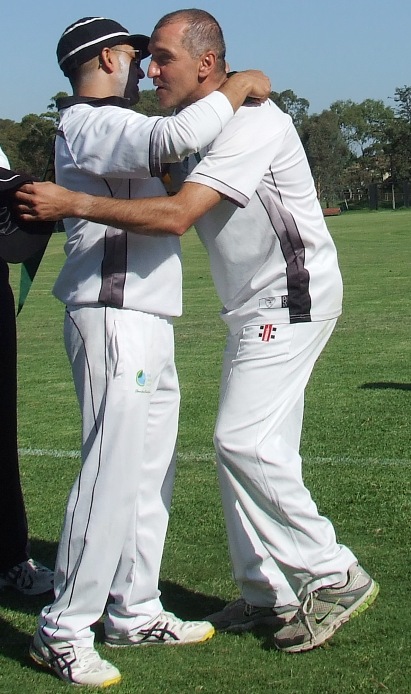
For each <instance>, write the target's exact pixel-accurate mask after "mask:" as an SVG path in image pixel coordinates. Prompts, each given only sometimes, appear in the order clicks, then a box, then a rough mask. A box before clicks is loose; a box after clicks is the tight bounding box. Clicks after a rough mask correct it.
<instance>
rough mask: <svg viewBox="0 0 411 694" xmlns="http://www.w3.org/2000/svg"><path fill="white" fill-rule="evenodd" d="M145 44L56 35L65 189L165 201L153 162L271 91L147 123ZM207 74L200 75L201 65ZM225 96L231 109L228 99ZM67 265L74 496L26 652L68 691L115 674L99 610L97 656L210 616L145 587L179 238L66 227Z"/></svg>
mask: <svg viewBox="0 0 411 694" xmlns="http://www.w3.org/2000/svg"><path fill="white" fill-rule="evenodd" d="M148 41H149V39H148V37H147V36H143V35H130V34H129V33H128V32H127V31H126V29H124V27H122V26H121V25H119V24H118V23H117V22H114V21H112V20H109V19H105V18H102V17H86V18H84V19H81V20H79V21H77V22H76V23H75V24H73V25H71V26H70V27H68V29H66V31H65V32H64V34H63V35H62V37H61V39H60V41H59V44H58V48H57V56H58V61H59V64H60V67H61V68H62V70H63V71H64V73H65V75H66V76H67V77H69V79H70V82H71V84H72V86H73V91H74V96H73V97H69V98H66V99H64V100H61V101H60V103H59V108H60V110H61V119H60V124H59V129H58V133H57V138H56V180H57V182H59V183H62V184H63V185H66V186H68V187H69V188H72V189H73V190H81V191H85V192H89V193H93V194H96V195H98V194H99V195H105V194H108V195H110V196H111V197H113V198H114V197H122V198H124V197H125V198H130V199H132V198H137V197H144V196H162V195H164V194H165V190H164V187H163V185H162V183H161V181H160V179H159V178H154V176H156V175H159V174H161V163H164V162H172V161H177V160H180V159H184V158H185V157H186V156H188V155H189V154H190V153H192V152H195V151H197V150H198V149H200V148H201V147H203V146H205V145H207V144H208V143H209V142H210V141H212V140H213V139H214V138H215V137H216V136H217V135H218V134H219V133H220V131H221V130H222V128H223V127H224V125H225V124H226V123H227V122H228V121H229V120H230V119H231V117H232V115H233V108H238V107H239V106H240V105H241V103H242V102H243V101H244V99H245V98H246V97H247V96H248V94H249V93H251V95H253V96H257V97H260V96H261V97H264V98H265V97H266V96H268V93H269V90H270V86H269V81H268V80H267V78H265V77H264V76H262V75H261V74H260V73H258V74H257V73H255V72H249V73H243V74H239V75H236V76H235V78H233V79H232V80H229V81H227V83H226V84H224V85H223V86H222V87H221V90H220V91H218V92H214V93H212V94H210V95H209V96H207V97H206V98H205V99H203V100H201V101H199V102H198V103H196V104H193V105H192V106H191V107H190V108H189V109H186V110H184V111H182V112H181V113H179V114H178V115H176V116H175V117H171V118H166V119H164V118H160V117H158V118H157V117H154V118H147V117H146V116H143V115H141V114H137V113H135V112H133V111H131V110H130V109H129V108H128V107H129V106H130V104H132V103H135V102H136V101H137V100H138V82H139V79H140V78H142V77H143V76H144V72H143V71H142V69H141V67H140V61H141V59H142V58H144V57H146V56H147V55H148V48H147V46H148ZM205 67H206V66H205ZM227 97H229V99H230V100H228V98H227ZM65 226H66V231H67V236H68V241H67V244H66V253H67V260H66V263H65V265H64V267H63V269H62V272H61V273H60V276H59V277H58V279H57V282H56V284H55V287H54V294H55V295H56V296H57V298H59V299H60V300H61V301H62V302H63V303H64V304H65V305H66V307H67V309H66V318H65V327H64V333H65V343H66V349H67V353H68V356H69V360H70V362H71V366H72V371H73V378H74V383H75V387H76V392H77V396H78V399H79V403H80V407H81V412H82V420H83V443H82V461H83V465H82V469H81V472H80V474H79V477H78V479H77V480H76V482H75V484H74V487H73V489H72V491H71V494H70V498H69V501H68V507H67V512H66V517H65V522H64V527H63V531H62V537H61V541H60V545H59V551H58V557H57V563H56V571H55V601H54V603H53V604H52V605H48V606H46V607H45V608H44V609H43V610H42V613H41V615H40V618H39V628H38V631H37V633H36V634H35V637H34V640H33V644H32V646H31V651H30V652H31V656H32V658H33V659H34V660H35V661H36V662H37V663H39V664H40V665H42V666H46V667H48V668H51V669H53V670H54V671H55V672H56V673H57V674H58V675H59V677H61V679H63V680H65V681H68V682H71V683H73V684H90V685H95V686H96V685H97V686H109V685H110V684H115V683H117V682H118V681H119V680H120V678H121V676H120V673H119V671H118V670H117V668H115V667H114V666H112V665H111V664H110V663H108V662H107V661H105V660H102V659H101V658H100V656H99V655H98V653H97V651H96V650H95V649H94V647H93V639H94V634H93V632H92V630H91V628H90V627H91V625H92V624H93V623H94V622H96V621H97V620H98V619H99V617H100V616H101V614H102V613H103V611H104V607H105V604H106V601H107V598H108V595H109V594H110V595H111V596H112V598H113V601H112V602H110V604H109V605H108V607H107V618H106V620H105V632H106V643H107V644H108V645H110V646H114V647H115V646H139V645H145V644H165V645H175V644H186V643H196V642H202V641H206V640H207V639H209V638H211V637H212V635H213V633H214V628H213V627H212V625H211V624H209V623H208V622H183V621H181V620H180V619H178V618H177V617H175V616H174V615H173V614H171V613H168V612H164V610H163V608H162V604H161V601H160V593H159V590H158V577H159V569H160V563H161V557H162V551H163V544H164V538H165V533H166V528H167V522H168V511H169V505H170V498H171V490H172V483H173V477H174V466H175V444H176V435H177V425H178V410H179V388H178V380H177V375H176V369H175V364H174V340H173V326H172V320H173V317H174V316H178V315H180V313H181V263H180V249H179V242H178V239H176V237H173V236H170V237H169V238H167V239H164V238H155V237H144V236H140V237H137V236H134V235H129V234H127V233H126V232H125V231H123V230H122V229H119V228H115V227H110V226H108V227H106V226H104V225H100V224H93V223H88V222H85V221H75V220H66V221H65Z"/></svg>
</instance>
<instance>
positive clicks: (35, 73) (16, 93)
mask: <svg viewBox="0 0 411 694" xmlns="http://www.w3.org/2000/svg"><path fill="white" fill-rule="evenodd" d="M1 5H2V6H1V9H0V26H1V47H2V54H3V60H2V69H1V71H0V118H10V119H12V120H16V121H20V120H21V118H22V117H23V116H24V115H26V114H27V113H41V112H43V111H45V110H46V108H47V105H48V103H49V101H50V97H52V96H53V95H54V94H56V93H57V92H59V91H67V92H69V91H70V86H69V83H68V81H67V80H66V78H65V77H64V75H63V74H62V73H61V72H60V70H59V68H58V66H57V63H56V57H55V49H56V44H57V41H58V39H59V37H60V35H61V33H62V32H63V31H64V29H65V28H66V27H67V26H68V25H69V24H71V23H72V22H73V21H75V20H76V19H79V18H80V17H84V16H106V17H111V18H112V19H116V20H117V21H119V22H121V23H122V24H123V25H124V26H126V27H127V29H129V31H131V32H135V33H147V34H149V33H150V32H151V29H152V27H153V25H154V23H155V21H156V20H157V19H158V18H159V17H160V16H162V15H163V14H165V13H167V12H171V11H172V10H176V9H180V8H183V7H193V6H194V7H200V8H202V9H205V10H208V11H209V12H211V13H212V14H213V15H214V16H215V17H216V18H217V19H218V20H219V22H220V24H221V25H222V28H223V31H224V34H225V38H226V43H227V58H228V61H229V63H230V66H231V69H236V70H241V69H245V68H248V67H252V68H260V69H262V70H264V72H266V73H267V74H268V75H269V77H270V78H271V81H272V88H273V89H274V90H276V91H283V90H284V89H292V90H293V91H294V92H295V93H296V94H297V96H299V97H304V98H306V99H308V101H309V102H310V113H319V112H321V111H322V110H323V109H326V108H328V107H329V106H330V104H331V103H332V102H333V101H336V100H337V99H352V100H353V101H356V102H360V101H363V100H364V99H366V98H372V99H382V100H383V101H384V102H385V103H387V104H390V103H391V104H393V103H394V102H393V101H390V100H389V97H393V96H394V92H395V89H396V87H402V86H404V85H411V42H410V40H409V31H410V25H411V2H410V0H390V2H386V1H384V0H345V2H338V1H337V0H282V1H281V2H279V0H247V2H245V0H237V1H236V0H198V2H196V0H192V1H191V2H188V3H184V2H181V1H178V0H163V1H162V2H161V1H160V2H156V3H143V2H135V1H133V0H117V2H115V3H113V2H111V1H108V0H98V2H97V1H95V0H66V2H64V3H61V2H55V1H52V0H39V1H38V2H35V0H19V1H18V2H13V3H7V9H6V3H5V2H2V3H1ZM146 62H147V64H148V61H146ZM141 88H142V89H150V88H151V81H150V80H148V79H145V80H143V82H142V83H141Z"/></svg>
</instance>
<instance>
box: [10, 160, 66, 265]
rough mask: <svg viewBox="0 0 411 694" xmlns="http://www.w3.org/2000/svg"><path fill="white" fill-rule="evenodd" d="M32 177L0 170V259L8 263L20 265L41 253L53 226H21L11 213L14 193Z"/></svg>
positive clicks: (21, 223) (25, 224)
mask: <svg viewBox="0 0 411 694" xmlns="http://www.w3.org/2000/svg"><path fill="white" fill-rule="evenodd" d="M32 182H33V177H32V176H29V175H27V174H18V173H16V171H10V170H9V169H3V168H1V167H0V258H3V260H5V261H6V262H7V263H23V262H24V261H25V260H27V259H28V258H30V257H31V256H32V255H34V254H35V253H37V252H38V251H41V250H44V249H45V248H46V246H47V243H48V241H49V238H50V236H51V234H52V232H53V229H54V226H55V223H54V222H22V221H21V220H19V219H18V218H17V216H16V215H15V213H14V210H13V193H15V192H16V190H17V189H18V188H20V186H22V185H24V183H32Z"/></svg>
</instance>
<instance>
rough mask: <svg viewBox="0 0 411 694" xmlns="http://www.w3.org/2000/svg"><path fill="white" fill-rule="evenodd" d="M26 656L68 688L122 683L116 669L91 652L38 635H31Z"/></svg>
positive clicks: (67, 642) (91, 650) (90, 650)
mask: <svg viewBox="0 0 411 694" xmlns="http://www.w3.org/2000/svg"><path fill="white" fill-rule="evenodd" d="M29 652H30V657H31V658H32V659H33V660H34V662H35V663H37V665H41V666H42V667H46V668H48V669H49V670H53V671H54V672H55V673H56V674H57V675H58V676H59V677H60V679H61V680H64V681H65V682H69V683H70V684H84V685H86V684H87V685H89V686H91V687H110V686H111V685H112V684H117V683H118V682H120V680H121V675H120V672H119V671H118V670H117V668H116V667H114V665H111V663H109V662H107V660H103V659H102V658H100V656H99V654H98V653H97V651H96V650H95V649H94V648H82V647H80V646H74V645H73V644H72V643H70V642H69V641H57V640H56V639H51V638H49V637H47V636H44V635H43V634H41V633H40V632H39V631H37V632H36V633H35V635H34V639H33V641H32V644H31V646H30V651H29Z"/></svg>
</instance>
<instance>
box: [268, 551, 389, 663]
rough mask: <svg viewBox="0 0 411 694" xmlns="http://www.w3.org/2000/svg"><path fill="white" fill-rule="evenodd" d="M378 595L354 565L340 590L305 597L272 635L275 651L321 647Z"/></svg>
mask: <svg viewBox="0 0 411 694" xmlns="http://www.w3.org/2000/svg"><path fill="white" fill-rule="evenodd" d="M378 591H379V586H378V584H377V583H375V581H373V579H372V578H371V577H370V576H369V575H368V574H367V573H366V571H364V569H362V568H361V566H358V564H354V565H353V566H351V567H350V568H349V570H348V580H347V583H346V584H345V586H343V587H342V588H335V587H334V586H330V587H327V588H320V589H319V590H315V591H313V592H312V593H309V594H308V595H307V597H306V598H305V600H304V602H303V604H302V605H301V607H300V609H299V610H298V612H297V614H296V615H295V617H294V618H293V619H291V620H290V621H289V622H287V624H285V625H284V626H283V627H282V629H280V630H279V631H277V633H276V634H274V642H275V645H276V647H277V648H278V649H279V650H280V651H286V652H287V653H300V652H301V651H310V650H311V649H312V648H316V647H317V646H321V644H322V643H324V642H325V641H327V639H329V638H330V637H331V636H332V635H333V634H334V632H335V631H336V630H337V629H338V628H339V627H340V626H341V625H342V624H344V622H347V621H348V620H349V619H350V618H351V617H356V616H357V615H359V614H360V613H361V612H363V611H364V610H366V609H367V607H369V606H370V605H371V604H372V603H373V602H374V600H375V598H376V597H377V595H378Z"/></svg>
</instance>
